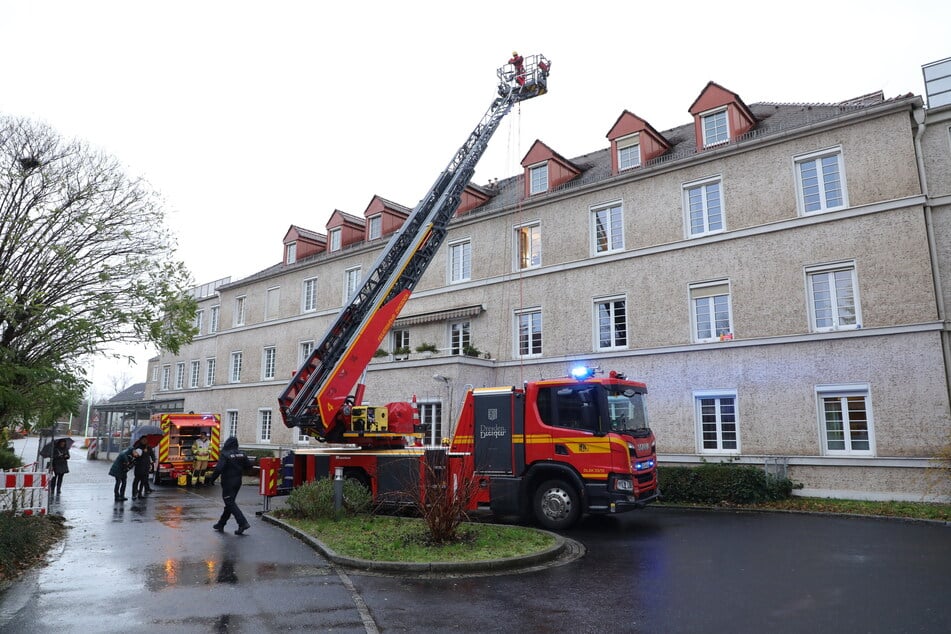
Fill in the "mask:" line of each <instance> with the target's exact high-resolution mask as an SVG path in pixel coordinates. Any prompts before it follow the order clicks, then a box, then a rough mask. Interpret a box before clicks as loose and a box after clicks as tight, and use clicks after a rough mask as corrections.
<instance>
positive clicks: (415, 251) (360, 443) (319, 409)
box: [278, 55, 659, 529]
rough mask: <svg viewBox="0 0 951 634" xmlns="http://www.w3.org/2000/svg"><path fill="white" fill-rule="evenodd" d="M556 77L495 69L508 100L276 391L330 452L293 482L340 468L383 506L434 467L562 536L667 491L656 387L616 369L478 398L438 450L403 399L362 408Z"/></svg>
mask: <svg viewBox="0 0 951 634" xmlns="http://www.w3.org/2000/svg"><path fill="white" fill-rule="evenodd" d="M550 69H551V63H550V62H549V61H548V60H547V59H546V58H545V57H544V56H543V55H531V56H528V57H526V58H524V62H523V70H522V71H520V73H523V74H519V75H516V73H515V72H514V68H512V67H511V64H507V65H506V66H503V67H502V68H500V69H498V71H497V75H498V78H499V81H500V83H499V86H498V95H499V96H498V97H497V98H495V99H494V100H493V101H492V103H491V105H490V106H489V109H488V110H487V111H486V113H485V115H483V117H482V119H481V120H480V122H479V124H478V125H477V126H476V128H475V129H474V130H473V131H472V133H471V134H470V135H469V138H468V139H467V140H466V142H465V143H464V144H463V146H462V147H461V148H460V149H459V151H458V152H457V153H456V155H455V156H454V157H453V159H452V161H450V163H449V165H448V166H447V168H446V170H444V171H443V172H442V174H440V175H439V177H438V178H437V180H436V182H435V183H434V184H433V186H432V188H431V189H430V190H429V192H428V193H427V195H426V196H425V197H424V198H423V199H422V200H421V201H420V203H419V205H417V207H416V208H415V209H414V210H413V212H412V213H411V214H410V215H409V216H408V217H407V219H406V221H405V223H404V224H403V226H402V228H401V229H400V231H399V232H397V233H396V234H394V235H393V237H392V238H391V239H390V242H389V243H388V244H387V246H386V248H385V249H384V250H383V252H382V253H381V255H380V256H379V257H378V258H377V261H376V262H375V263H374V265H373V266H372V267H371V269H370V273H369V274H368V275H367V277H366V278H365V279H364V280H363V284H362V287H361V288H360V290H359V291H358V292H357V293H356V294H355V295H354V297H353V299H352V300H351V302H350V303H349V304H348V305H347V306H345V307H344V308H343V309H342V310H341V312H340V314H339V315H338V317H337V319H336V321H335V322H334V323H333V324H332V325H331V326H330V328H329V329H328V330H327V332H326V334H325V335H324V337H323V339H322V340H321V343H320V344H319V345H317V346H316V347H315V348H314V349H313V352H312V353H311V355H310V358H309V359H307V360H306V361H305V362H304V364H303V365H302V366H301V368H300V369H299V370H298V372H297V373H296V374H295V375H294V377H293V379H292V380H291V381H290V383H289V384H288V386H287V387H286V388H285V390H284V392H283V393H282V394H281V396H280V398H279V399H278V404H279V406H280V411H281V416H282V418H283V420H284V424H285V425H286V426H288V427H299V428H301V429H303V430H305V431H306V432H308V433H309V434H311V435H312V436H314V437H316V438H318V439H320V440H323V441H326V442H327V443H329V444H327V445H325V446H324V447H321V448H318V449H305V450H299V451H296V452H295V453H294V454H292V455H291V456H289V458H288V460H287V463H288V464H292V465H293V482H294V485H295V486H297V485H300V484H301V483H303V482H306V481H309V480H313V479H315V478H318V477H328V476H330V475H333V474H334V473H336V472H337V471H338V469H339V471H340V472H341V473H342V475H343V476H344V477H347V478H351V479H355V480H358V481H360V482H362V483H363V484H364V485H366V486H367V487H368V488H369V489H370V490H371V491H372V492H373V494H374V496H375V497H376V498H377V499H378V500H382V499H398V498H399V496H400V494H401V492H406V491H407V490H412V489H414V488H416V487H420V488H419V491H420V494H421V495H423V496H424V495H425V488H426V485H425V484H424V482H425V480H426V478H427V477H428V474H429V473H432V466H433V464H434V461H439V462H440V464H441V465H442V467H441V468H443V473H446V474H448V476H447V477H448V478H449V479H450V480H447V482H449V484H447V486H452V487H453V490H454V491H458V492H459V495H466V496H467V497H468V499H467V504H468V506H469V507H470V508H471V509H476V508H482V507H485V508H489V509H491V510H492V511H494V512H496V513H498V514H515V515H519V516H522V517H530V516H533V517H534V518H535V519H536V521H538V522H539V523H540V524H542V525H543V526H546V527H548V528H553V529H561V528H566V527H568V526H570V525H571V524H572V523H574V522H575V521H577V519H578V518H579V517H581V515H582V514H584V513H613V512H619V511H626V510H630V509H633V508H638V507H642V506H644V505H645V504H647V503H649V502H651V501H652V500H655V499H656V498H657V497H658V496H659V491H658V488H657V472H656V452H655V441H654V435H653V432H651V430H650V428H649V427H648V425H647V411H646V406H645V394H646V393H647V388H646V386H645V385H644V384H643V383H638V382H635V381H629V380H627V379H626V378H625V377H624V376H623V375H622V374H619V373H617V372H611V373H610V374H609V375H608V376H595V373H594V371H592V370H591V369H590V368H582V369H580V370H579V371H578V373H577V374H574V376H572V377H567V378H559V379H550V380H543V381H534V382H529V383H526V384H525V385H524V386H521V387H519V386H511V385H510V386H504V387H498V388H490V389H476V390H471V391H469V392H468V393H467V394H466V398H465V403H464V406H463V408H462V414H461V416H460V418H459V421H458V424H457V427H456V432H455V437H454V438H453V439H452V442H451V444H450V446H449V447H448V448H440V450H438V451H437V450H435V449H434V448H431V449H429V450H425V449H423V448H422V447H415V446H411V445H410V443H408V442H407V438H413V437H414V435H415V436H416V437H418V436H421V434H419V433H418V432H419V430H418V429H417V428H416V427H415V426H414V424H413V416H412V409H411V408H408V404H406V403H393V404H390V405H388V406H377V407H374V406H367V405H363V404H362V397H363V393H364V386H363V385H362V384H358V381H359V378H360V376H361V375H362V374H363V372H364V370H365V369H366V367H367V365H368V364H369V362H370V360H371V358H372V356H373V353H374V352H375V351H376V350H377V349H378V348H379V347H380V345H381V344H382V342H383V339H384V337H385V336H386V334H387V332H388V331H389V328H390V326H391V325H392V324H393V321H394V320H395V319H396V317H397V315H398V314H399V312H400V310H401V309H402V307H403V306H404V305H405V304H406V302H407V300H408V299H409V296H410V293H411V292H412V290H413V288H415V286H416V284H417V282H418V281H419V279H420V277H421V276H422V274H423V272H424V271H425V270H426V268H427V266H428V265H429V263H430V262H431V260H432V258H433V257H434V256H435V254H436V251H437V250H438V248H439V246H440V245H441V244H442V242H443V239H444V238H445V236H446V233H447V225H448V223H449V220H450V219H451V218H452V216H453V214H454V213H455V210H456V208H457V207H458V205H459V201H460V197H461V195H462V192H463V189H464V188H465V186H466V185H467V183H468V182H469V181H470V180H471V178H472V175H473V173H474V170H475V165H476V163H477V162H478V160H479V158H480V157H481V156H482V154H483V152H484V151H485V149H486V146H487V144H488V142H489V139H490V138H491V136H492V134H493V133H494V132H495V130H496V129H497V127H498V125H499V123H500V122H501V120H502V118H503V117H504V116H505V115H506V114H507V113H508V112H509V111H510V110H511V109H512V107H513V106H514V105H515V104H516V103H518V102H520V101H523V100H525V99H530V98H534V97H537V96H539V95H543V94H545V93H546V92H547V83H548V73H549V71H550ZM517 77H521V78H522V80H523V81H516V78H517ZM343 443H346V444H343ZM413 444H415V443H413ZM437 454H440V455H438V456H437ZM410 497H413V496H410Z"/></svg>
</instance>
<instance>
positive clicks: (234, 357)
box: [228, 350, 243, 383]
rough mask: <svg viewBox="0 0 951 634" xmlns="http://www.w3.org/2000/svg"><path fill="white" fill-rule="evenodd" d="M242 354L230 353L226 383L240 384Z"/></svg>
mask: <svg viewBox="0 0 951 634" xmlns="http://www.w3.org/2000/svg"><path fill="white" fill-rule="evenodd" d="M242 357H243V354H242V352H241V351H240V350H235V351H234V352H232V353H231V363H230V364H229V365H228V383H240V382H241V364H242V362H243V359H242Z"/></svg>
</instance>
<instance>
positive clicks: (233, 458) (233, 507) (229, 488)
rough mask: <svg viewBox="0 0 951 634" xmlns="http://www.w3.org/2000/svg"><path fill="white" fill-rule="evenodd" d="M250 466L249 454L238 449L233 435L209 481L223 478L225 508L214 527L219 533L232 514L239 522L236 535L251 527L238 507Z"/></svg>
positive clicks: (222, 492) (222, 489)
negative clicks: (238, 499)
mask: <svg viewBox="0 0 951 634" xmlns="http://www.w3.org/2000/svg"><path fill="white" fill-rule="evenodd" d="M250 468H251V461H250V460H248V456H247V455H245V453H244V452H243V451H241V450H240V449H238V439H237V438H235V437H234V436H231V437H230V438H228V440H226V441H225V445H224V447H223V448H222V450H221V455H220V456H218V463H217V464H216V465H215V470H214V471H213V472H212V473H211V479H210V480H209V481H208V483H209V484H214V483H215V480H216V479H217V478H219V477H220V478H221V499H222V500H224V503H225V510H224V512H222V514H221V518H220V519H219V520H218V523H217V524H215V525H214V526H213V527H212V528H214V529H215V530H216V531H218V532H219V533H221V532H223V531H224V530H225V524H227V523H228V520H229V519H230V518H231V516H232V515H234V519H235V521H237V522H238V530H236V531H235V532H234V534H235V535H243V534H244V531H246V530H248V529H249V528H251V525H250V524H248V520H247V519H245V517H244V513H242V512H241V509H240V508H238V502H237V497H238V491H239V490H240V489H241V476H243V475H244V472H245V470H246V469H250Z"/></svg>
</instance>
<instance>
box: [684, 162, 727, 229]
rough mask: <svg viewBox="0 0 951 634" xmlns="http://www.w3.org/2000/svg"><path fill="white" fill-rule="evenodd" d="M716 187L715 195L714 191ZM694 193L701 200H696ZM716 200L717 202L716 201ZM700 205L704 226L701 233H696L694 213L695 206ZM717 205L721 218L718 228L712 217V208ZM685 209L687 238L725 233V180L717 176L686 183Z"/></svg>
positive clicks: (717, 211) (717, 212)
mask: <svg viewBox="0 0 951 634" xmlns="http://www.w3.org/2000/svg"><path fill="white" fill-rule="evenodd" d="M714 187H716V191H715V193H713V192H712V189H713V188H714ZM694 193H697V194H699V200H697V199H695V198H694V196H693V195H694ZM714 199H715V200H714ZM695 203H699V206H700V207H699V209H698V211H699V213H700V214H701V215H702V220H703V224H702V227H701V228H700V230H699V231H696V232H695V231H694V227H693V212H694V204H695ZM713 205H716V207H717V208H716V214H717V215H718V216H719V218H718V219H717V222H718V223H719V226H716V223H715V222H714V219H713V218H712V217H711V207H712V206H713ZM683 208H684V227H685V229H686V231H685V236H686V237H687V238H699V237H700V236H706V235H711V234H714V233H723V232H724V231H725V230H726V222H725V218H724V210H723V179H722V178H721V177H720V176H719V175H717V176H711V177H709V178H704V179H702V180H697V181H692V182H689V183H684V185H683Z"/></svg>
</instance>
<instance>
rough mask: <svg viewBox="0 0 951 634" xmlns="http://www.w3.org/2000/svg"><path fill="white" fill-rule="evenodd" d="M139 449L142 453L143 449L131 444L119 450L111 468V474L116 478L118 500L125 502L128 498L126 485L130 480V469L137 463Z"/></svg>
mask: <svg viewBox="0 0 951 634" xmlns="http://www.w3.org/2000/svg"><path fill="white" fill-rule="evenodd" d="M136 451H138V452H139V455H141V452H142V450H141V449H138V448H136V446H135V445H129V446H128V447H126V448H125V449H123V450H122V451H120V452H119V455H118V456H116V459H115V460H114V461H113V462H112V466H111V467H110V468H109V475H111V476H112V477H113V478H115V479H116V487H115V494H116V502H125V501H126V500H127V499H128V498H127V497H126V496H125V487H126V484H127V483H128V481H129V469H131V468H132V467H133V465H135V453H134V452H136Z"/></svg>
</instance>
